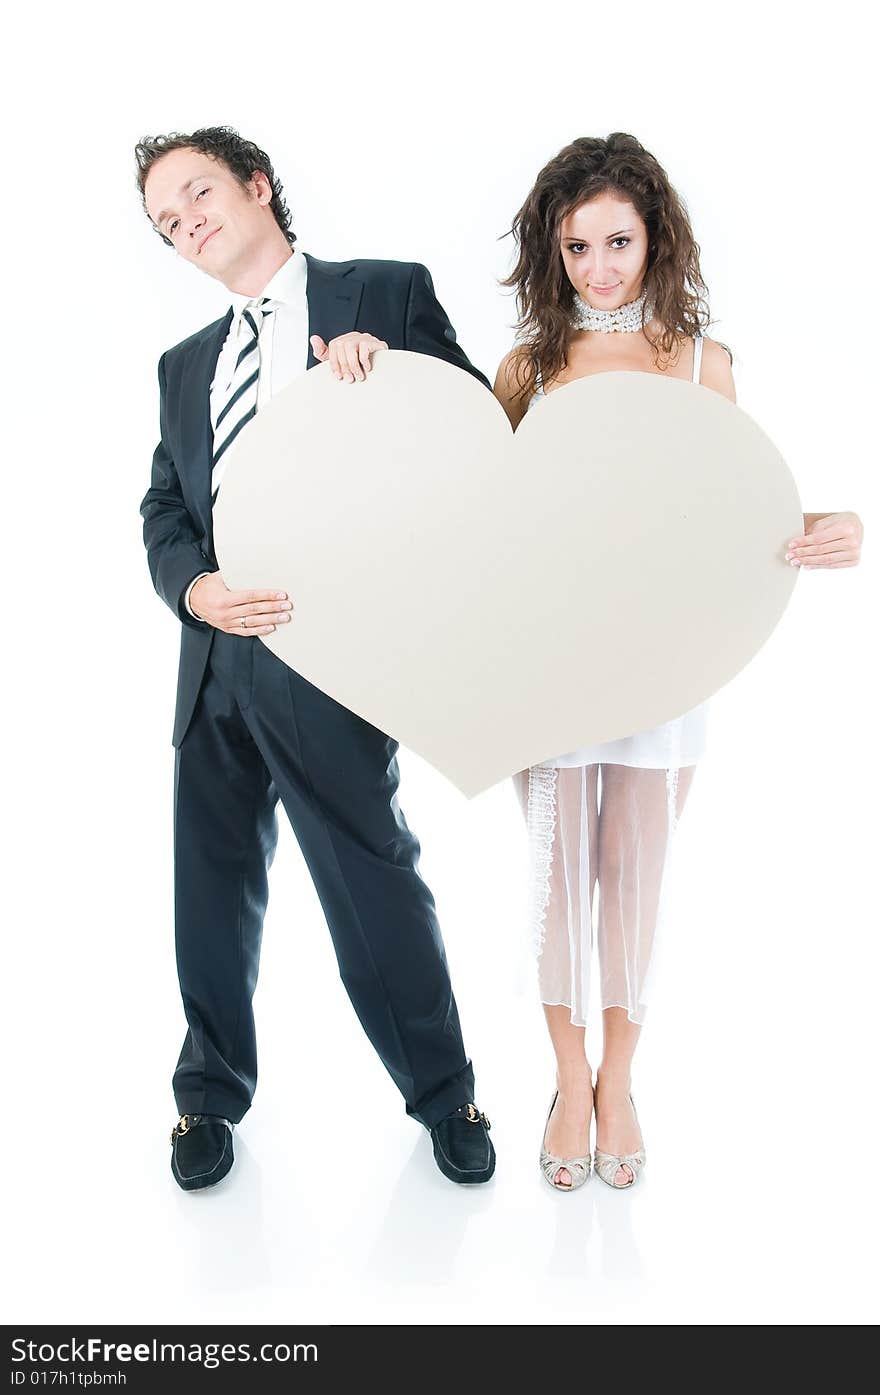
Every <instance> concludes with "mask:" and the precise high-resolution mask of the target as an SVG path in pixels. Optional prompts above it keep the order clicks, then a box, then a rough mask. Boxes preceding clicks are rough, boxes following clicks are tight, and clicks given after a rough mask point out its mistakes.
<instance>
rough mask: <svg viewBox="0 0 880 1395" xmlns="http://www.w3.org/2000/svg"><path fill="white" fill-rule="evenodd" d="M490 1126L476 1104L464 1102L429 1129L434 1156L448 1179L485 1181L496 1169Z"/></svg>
mask: <svg viewBox="0 0 880 1395" xmlns="http://www.w3.org/2000/svg"><path fill="white" fill-rule="evenodd" d="M490 1127H491V1125H490V1123H489V1120H488V1119H487V1118H486V1116H485V1114H482V1113H481V1112H480V1110H479V1109H477V1106H476V1105H475V1104H463V1105H462V1106H461V1108H460V1109H456V1110H455V1112H454V1113H453V1114H447V1116H446V1118H445V1119H441V1120H440V1122H439V1123H438V1124H435V1125H434V1127H433V1128H432V1129H431V1141H432V1143H433V1144H434V1159H435V1161H436V1163H437V1166H438V1167H439V1169H440V1171H441V1172H442V1173H443V1176H444V1177H448V1178H449V1180H450V1182H488V1180H489V1178H490V1177H491V1176H492V1173H493V1172H494V1171H495V1149H494V1148H493V1147H492V1140H491V1139H490V1137H489V1129H490Z"/></svg>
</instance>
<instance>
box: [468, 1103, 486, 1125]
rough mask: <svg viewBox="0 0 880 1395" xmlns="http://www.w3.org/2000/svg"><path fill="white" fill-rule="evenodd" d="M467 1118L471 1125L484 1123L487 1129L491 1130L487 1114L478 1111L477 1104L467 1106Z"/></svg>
mask: <svg viewBox="0 0 880 1395" xmlns="http://www.w3.org/2000/svg"><path fill="white" fill-rule="evenodd" d="M465 1118H466V1119H467V1121H468V1123H469V1124H479V1123H483V1124H485V1125H486V1128H487V1129H490V1128H491V1127H492V1125H491V1124H490V1123H489V1120H488V1119H487V1118H486V1116H485V1114H484V1113H483V1112H482V1110H480V1109H477V1106H476V1105H475V1104H467V1105H465Z"/></svg>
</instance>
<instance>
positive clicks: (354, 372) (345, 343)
mask: <svg viewBox="0 0 880 1395" xmlns="http://www.w3.org/2000/svg"><path fill="white" fill-rule="evenodd" d="M309 343H310V344H311V346H312V353H313V354H314V355H315V358H316V359H317V360H318V362H319V363H324V362H326V360H327V359H328V358H329V360H330V367H331V369H332V370H333V374H334V376H335V377H337V378H339V379H342V380H343V381H345V382H346V383H353V382H354V381H355V379H356V378H357V379H358V381H359V382H363V380H364V378H365V377H366V375H367V374H368V373H369V372H370V369H371V368H372V366H373V365H372V363H371V362H370V354H372V353H375V352H376V350H377V349H387V348H388V345H387V344H386V343H385V340H384V339H377V338H376V336H375V334H361V333H360V331H359V330H356V329H353V330H352V331H351V333H350V334H338V335H337V336H336V338H335V339H331V340H330V343H329V344H325V343H324V340H323V339H322V338H321V336H320V334H313V335H311V336H310V338H309Z"/></svg>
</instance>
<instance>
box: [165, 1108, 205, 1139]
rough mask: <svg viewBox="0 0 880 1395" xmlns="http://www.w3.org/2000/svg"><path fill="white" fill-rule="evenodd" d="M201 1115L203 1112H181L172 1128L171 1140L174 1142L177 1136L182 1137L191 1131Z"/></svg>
mask: <svg viewBox="0 0 880 1395" xmlns="http://www.w3.org/2000/svg"><path fill="white" fill-rule="evenodd" d="M201 1117H202V1116H201V1114H181V1116H180V1118H179V1119H178V1121H177V1123H176V1124H175V1125H174V1128H173V1129H172V1130H171V1142H172V1143H173V1142H174V1140H175V1138H181V1137H182V1136H183V1135H184V1134H185V1133H189V1131H190V1129H191V1128H194V1127H195V1125H196V1124H197V1123H198V1122H199V1120H200V1119H201Z"/></svg>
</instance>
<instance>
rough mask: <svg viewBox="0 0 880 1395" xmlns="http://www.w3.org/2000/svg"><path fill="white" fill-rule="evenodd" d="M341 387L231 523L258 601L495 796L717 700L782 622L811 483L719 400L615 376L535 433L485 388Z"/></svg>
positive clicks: (444, 377) (256, 474)
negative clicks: (275, 601)
mask: <svg viewBox="0 0 880 1395" xmlns="http://www.w3.org/2000/svg"><path fill="white" fill-rule="evenodd" d="M373 364H374V366H373V370H372V372H371V373H370V374H369V375H368V376H367V378H366V380H365V381H364V382H356V383H344V382H340V381H338V380H337V379H336V378H335V377H334V376H333V374H332V372H331V370H330V368H329V365H327V364H324V365H321V366H320V367H318V368H314V369H312V370H311V372H309V373H306V374H304V375H303V376H301V377H300V378H298V379H296V380H295V381H294V382H293V383H292V384H291V385H290V386H289V387H288V388H286V389H285V390H284V391H283V392H281V393H279V394H278V395H277V396H276V397H275V398H273V399H272V401H271V402H270V403H269V404H268V406H267V407H266V408H265V409H264V410H262V411H261V412H260V413H259V414H258V415H257V416H256V417H255V418H254V420H253V421H252V422H251V423H250V424H249V425H248V426H247V428H246V429H245V430H244V431H242V432H241V433H240V434H239V436H238V438H237V439H236V441H235V442H234V443H233V445H232V446H231V447H230V450H229V452H228V459H229V463H228V466H227V470H226V474H225V476H224V479H223V484H222V486H221V489H220V493H219V495H218V498H217V502H216V505H215V509H214V537H215V546H216V550H217V557H218V560H219V563H220V568H221V571H222V573H223V576H224V578H225V580H226V582H227V585H229V586H230V587H232V588H233V589H245V588H251V587H272V588H275V587H278V588H279V589H282V588H283V589H284V590H286V591H287V592H288V593H289V595H290V597H291V599H292V601H293V605H294V612H293V617H294V618H293V620H292V622H291V623H290V624H289V625H284V626H280V627H279V628H278V629H277V630H276V631H275V632H274V633H273V634H272V635H269V636H267V637H266V638H265V639H264V641H263V642H264V643H266V644H267V645H268V647H269V648H270V649H272V650H273V652H274V653H276V654H277V655H278V656H279V658H281V659H283V660H284V662H285V663H287V664H289V665H290V666H291V667H292V668H294V669H296V670H297V672H299V673H301V674H302V675H303V677H305V678H306V679H308V680H309V681H310V682H311V683H313V684H315V686H316V687H318V688H321V689H322V690H323V691H324V692H326V693H328V694H330V696H331V697H333V698H335V699H336V700H337V701H338V702H340V703H342V704H343V705H344V706H346V707H348V708H350V709H351V710H352V711H353V712H356V713H358V714H359V715H360V716H362V717H364V718H365V719H366V720H367V721H369V722H371V723H372V724H373V725H374V726H377V727H379V728H380V730H382V731H385V732H387V733H389V734H390V735H392V736H394V737H395V738H396V739H397V740H398V741H400V742H401V743H402V744H404V745H406V746H409V747H410V748H411V749H412V750H414V751H416V752H418V753H419V754H420V755H421V756H423V757H424V758H425V759H426V760H428V761H430V762H431V764H432V765H434V766H435V767H436V768H437V769H438V770H440V771H442V772H443V773H444V774H445V775H446V776H448V778H449V779H450V780H452V781H453V782H454V783H455V784H456V785H457V786H458V787H459V789H461V790H462V791H463V793H464V794H466V795H468V796H472V795H474V794H477V793H479V792H480V791H482V790H484V789H487V788H488V787H489V786H491V785H493V784H495V783H496V782H497V781H498V780H500V779H502V778H504V777H505V776H507V775H510V774H512V773H513V772H515V771H517V770H523V769H525V768H526V767H527V766H529V765H534V764H537V763H538V762H539V761H542V760H547V759H550V758H551V757H554V756H556V755H559V754H560V753H562V752H566V751H573V750H575V749H576V748H578V747H579V746H582V745H585V744H588V743H593V742H597V741H606V740H612V739H616V738H618V737H622V736H628V735H631V734H632V733H633V732H636V731H643V730H647V729H649V728H651V727H654V726H657V725H658V724H660V723H661V722H666V721H668V720H669V719H670V718H672V717H676V716H679V715H681V714H682V713H684V712H687V711H689V710H690V709H691V708H692V707H695V706H697V705H698V704H699V703H700V702H702V701H703V700H704V699H706V698H707V697H709V696H710V695H711V694H712V693H713V692H715V691H717V689H718V688H720V687H721V686H722V685H723V684H724V683H726V682H727V681H728V680H729V679H731V678H732V677H733V676H734V674H736V673H737V672H739V670H740V669H741V668H742V667H743V666H744V665H745V664H746V663H747V662H748V660H749V659H750V658H751V657H752V656H753V655H754V654H755V653H756V652H757V650H758V649H759V648H760V647H761V645H762V644H763V643H764V642H765V640H766V639H767V637H768V635H769V634H770V633H771V631H772V630H773V628H774V626H775V625H776V623H777V622H778V620H779V618H780V616H781V614H782V612H783V610H784V608H785V605H786V603H787V601H788V599H789V597H790V595H791V591H792V588H793V586H794V583H795V572H794V569H793V568H791V567H790V566H789V565H788V564H787V563H786V562H785V560H784V552H785V544H786V542H787V540H788V539H789V538H790V537H793V536H795V535H796V534H798V533H800V532H801V531H802V517H801V506H800V502H799V500H798V496H797V491H796V489H795V487H794V483H793V480H792V478H791V475H790V473H789V471H788V469H787V467H786V465H785V463H784V461H783V460H782V457H781V456H780V454H779V452H778V451H777V450H776V448H775V446H774V445H773V444H772V442H771V441H770V440H769V439H768V438H767V436H766V435H765V434H764V432H763V431H762V430H761V429H760V428H759V427H758V426H757V425H756V423H755V422H754V421H752V419H751V418H750V417H749V416H748V415H747V414H746V413H745V412H744V411H742V410H741V409H740V408H739V407H736V406H734V405H733V404H732V403H731V402H729V401H728V400H727V399H726V398H723V397H721V395H720V394H718V393H717V392H714V391H712V390H711V389H709V388H706V387H702V386H700V385H699V384H694V383H690V382H684V381H681V380H679V379H668V378H666V377H664V376H661V375H659V374H652V373H638V372H609V373H600V374H595V375H592V376H589V377H586V378H583V379H580V380H578V381H577V382H574V383H571V384H569V385H568V386H567V387H564V388H559V389H557V390H556V391H554V392H552V393H550V394H549V395H548V396H547V397H546V398H544V399H543V400H541V401H539V402H537V403H536V404H535V405H534V406H533V408H532V410H531V411H530V412H529V413H528V414H527V416H526V417H525V418H524V419H523V421H522V423H521V425H520V427H519V429H518V430H517V432H516V434H515V435H514V434H513V433H512V432H511V429H510V425H509V423H508V421H507V418H506V416H505V414H504V412H503V410H502V408H501V406H500V405H499V403H498V402H497V401H496V400H495V398H494V397H493V396H492V395H491V394H490V393H489V392H487V390H486V389H485V388H484V387H483V386H482V385H481V384H480V383H479V382H478V381H477V380H476V379H475V378H473V377H472V376H471V375H470V374H468V373H465V372H463V371H462V370H461V369H458V368H454V367H452V366H451V365H449V364H447V363H444V362H442V361H441V360H439V359H435V358H431V357H428V356H427V355H423V354H413V353H408V352H404V351H394V350H387V351H381V352H379V353H377V354H376V355H375V356H374V359H373Z"/></svg>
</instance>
